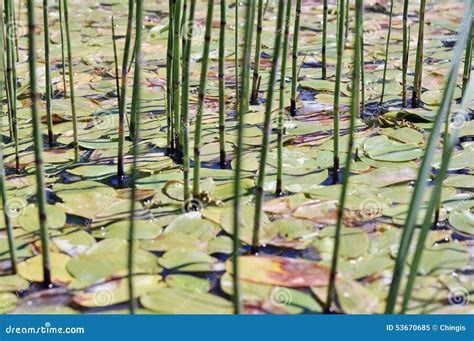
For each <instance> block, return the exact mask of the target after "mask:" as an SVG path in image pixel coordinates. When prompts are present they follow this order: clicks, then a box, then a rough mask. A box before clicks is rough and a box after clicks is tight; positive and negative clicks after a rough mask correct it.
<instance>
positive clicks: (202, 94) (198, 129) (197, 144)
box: [193, 0, 214, 198]
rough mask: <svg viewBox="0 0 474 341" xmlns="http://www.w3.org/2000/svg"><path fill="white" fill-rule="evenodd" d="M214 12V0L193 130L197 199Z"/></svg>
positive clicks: (210, 11)
mask: <svg viewBox="0 0 474 341" xmlns="http://www.w3.org/2000/svg"><path fill="white" fill-rule="evenodd" d="M213 12H214V0H209V1H208V6H207V18H206V31H205V33H204V50H203V53H202V60H201V77H200V80H199V92H198V107H197V112H196V126H195V128H194V166H193V173H194V175H193V196H194V197H196V198H197V197H199V195H200V193H201V187H200V181H201V176H200V172H201V148H202V142H201V136H202V116H203V111H204V102H205V99H206V85H207V68H208V64H209V50H210V47H211V33H212V15H213Z"/></svg>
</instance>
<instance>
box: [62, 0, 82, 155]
mask: <svg viewBox="0 0 474 341" xmlns="http://www.w3.org/2000/svg"><path fill="white" fill-rule="evenodd" d="M63 1H64V2H63V5H64V23H65V28H66V46H67V64H68V73H69V94H70V97H71V112H72V129H73V135H74V142H73V143H74V162H79V161H80V155H79V140H78V136H77V115H76V97H75V95H74V72H73V70H72V63H73V61H72V43H71V32H70V30H69V9H68V0H63Z"/></svg>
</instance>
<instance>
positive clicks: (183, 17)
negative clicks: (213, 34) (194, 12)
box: [179, 0, 190, 53]
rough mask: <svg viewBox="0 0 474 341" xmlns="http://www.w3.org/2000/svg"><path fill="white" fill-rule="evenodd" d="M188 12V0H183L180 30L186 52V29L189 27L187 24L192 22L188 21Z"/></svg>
mask: <svg viewBox="0 0 474 341" xmlns="http://www.w3.org/2000/svg"><path fill="white" fill-rule="evenodd" d="M187 12H188V0H183V13H182V14H181V26H180V28H179V30H180V32H181V33H180V34H181V39H182V40H181V41H182V43H183V44H182V46H181V48H182V50H183V53H184V44H185V39H186V38H185V37H184V36H185V35H186V34H187V32H186V30H187V29H188V28H187V27H186V25H189V24H190V23H189V22H186V15H187Z"/></svg>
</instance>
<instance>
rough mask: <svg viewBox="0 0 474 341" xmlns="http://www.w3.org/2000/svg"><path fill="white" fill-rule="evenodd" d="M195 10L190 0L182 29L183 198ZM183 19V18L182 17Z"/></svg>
mask: <svg viewBox="0 0 474 341" xmlns="http://www.w3.org/2000/svg"><path fill="white" fill-rule="evenodd" d="M195 11H196V0H191V8H190V9H189V22H188V23H187V30H186V31H183V74H182V81H181V82H182V84H183V96H181V106H182V115H181V127H182V129H183V178H184V179H183V180H184V200H188V199H189V197H190V189H189V187H190V186H189V136H188V135H189V77H190V74H189V65H190V60H191V46H192V39H193V31H194V13H195ZM183 20H185V19H183Z"/></svg>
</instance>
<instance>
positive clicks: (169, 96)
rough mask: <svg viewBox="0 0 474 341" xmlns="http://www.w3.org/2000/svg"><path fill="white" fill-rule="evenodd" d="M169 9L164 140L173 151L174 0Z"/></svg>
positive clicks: (171, 1) (170, 0) (169, 2)
mask: <svg viewBox="0 0 474 341" xmlns="http://www.w3.org/2000/svg"><path fill="white" fill-rule="evenodd" d="M168 8H169V14H168V17H169V23H168V46H167V52H166V140H167V144H166V145H167V146H168V148H169V151H170V152H172V151H173V149H174V139H173V136H174V132H173V123H172V122H173V120H172V111H173V92H172V90H171V87H172V85H173V73H172V69H173V38H174V33H173V30H174V0H169V1H168Z"/></svg>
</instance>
